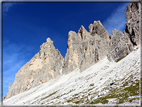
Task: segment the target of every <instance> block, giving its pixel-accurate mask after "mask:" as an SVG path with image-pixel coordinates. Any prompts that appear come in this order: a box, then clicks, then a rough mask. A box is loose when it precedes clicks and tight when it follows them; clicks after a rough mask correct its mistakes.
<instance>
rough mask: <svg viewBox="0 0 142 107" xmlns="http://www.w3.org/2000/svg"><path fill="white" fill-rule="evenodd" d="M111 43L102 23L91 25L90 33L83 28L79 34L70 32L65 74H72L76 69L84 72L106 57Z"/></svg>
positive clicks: (64, 67)
mask: <svg viewBox="0 0 142 107" xmlns="http://www.w3.org/2000/svg"><path fill="white" fill-rule="evenodd" d="M109 42H110V39H109V34H108V33H107V31H106V30H105V29H104V27H103V25H102V24H101V22H100V21H95V22H94V24H90V26H89V32H87V30H86V29H85V28H84V27H83V26H81V28H80V29H79V31H78V34H77V33H75V32H73V31H70V32H69V36H68V48H67V54H66V56H65V62H64V66H63V73H68V72H71V71H72V70H74V69H76V68H80V70H81V71H83V70H85V69H86V68H88V67H89V66H91V65H92V64H94V63H96V62H98V61H100V60H101V59H103V58H104V57H106V55H107V53H108V49H109Z"/></svg>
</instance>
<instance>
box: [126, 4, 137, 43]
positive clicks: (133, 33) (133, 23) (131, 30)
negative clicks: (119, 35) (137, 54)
mask: <svg viewBox="0 0 142 107" xmlns="http://www.w3.org/2000/svg"><path fill="white" fill-rule="evenodd" d="M126 19H127V22H126V30H125V31H126V33H128V36H129V38H130V40H131V42H132V43H133V45H138V44H139V42H140V39H139V32H140V31H139V26H140V25H139V21H140V3H134V2H133V3H130V4H129V5H128V6H127V12H126Z"/></svg>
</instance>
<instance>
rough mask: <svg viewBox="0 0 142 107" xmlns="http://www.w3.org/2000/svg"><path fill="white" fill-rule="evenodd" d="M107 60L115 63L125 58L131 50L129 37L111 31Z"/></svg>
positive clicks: (131, 45)
mask: <svg viewBox="0 0 142 107" xmlns="http://www.w3.org/2000/svg"><path fill="white" fill-rule="evenodd" d="M112 34H113V35H112V36H111V41H110V44H111V45H110V46H109V53H108V55H107V56H108V59H109V60H110V61H112V60H114V61H117V60H118V59H120V58H123V57H125V56H127V55H128V54H129V53H130V52H131V51H132V50H133V44H132V43H131V41H130V39H129V37H128V36H127V35H125V34H123V33H122V32H120V31H118V30H116V29H115V30H114V31H112Z"/></svg>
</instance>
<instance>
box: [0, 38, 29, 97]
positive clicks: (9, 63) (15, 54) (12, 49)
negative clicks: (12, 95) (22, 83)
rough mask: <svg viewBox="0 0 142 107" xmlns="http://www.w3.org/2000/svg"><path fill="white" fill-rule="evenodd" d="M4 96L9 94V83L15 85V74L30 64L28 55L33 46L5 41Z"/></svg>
mask: <svg viewBox="0 0 142 107" xmlns="http://www.w3.org/2000/svg"><path fill="white" fill-rule="evenodd" d="M3 46H4V48H3V94H4V95H6V94H7V92H8V87H9V83H13V82H14V79H15V74H16V73H17V72H18V70H20V68H21V67H22V66H23V65H24V64H25V63H27V62H28V59H27V57H28V55H27V54H26V53H29V54H30V55H31V53H30V49H32V47H31V46H28V47H25V46H23V45H22V44H16V43H10V41H8V40H6V41H3Z"/></svg>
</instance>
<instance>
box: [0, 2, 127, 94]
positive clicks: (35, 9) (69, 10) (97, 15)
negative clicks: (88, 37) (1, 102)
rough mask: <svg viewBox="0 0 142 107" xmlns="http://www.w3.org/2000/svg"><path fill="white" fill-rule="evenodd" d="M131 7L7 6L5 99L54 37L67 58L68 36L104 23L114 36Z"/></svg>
mask: <svg viewBox="0 0 142 107" xmlns="http://www.w3.org/2000/svg"><path fill="white" fill-rule="evenodd" d="M128 4H129V3H34V2H33V3H3V17H2V18H3V29H2V30H3V95H6V94H7V92H8V86H9V83H13V82H14V79H15V75H16V73H17V72H18V70H19V69H20V68H21V67H22V66H23V65H24V64H26V63H27V62H28V61H29V60H30V59H31V58H32V57H33V56H34V55H35V54H36V53H38V52H39V48H40V45H42V43H44V42H46V38H48V37H50V38H51V40H53V41H54V46H55V48H56V49H58V50H59V51H60V52H61V54H62V56H63V57H65V54H66V50H67V40H68V32H69V31H70V30H73V31H75V32H78V30H79V28H80V27H81V25H83V26H84V27H85V28H86V30H87V31H88V26H89V24H91V23H93V22H94V21H98V20H100V21H101V22H102V24H103V25H104V27H105V29H106V30H107V31H108V33H109V34H111V32H112V30H114V29H118V30H120V31H122V32H123V31H124V29H125V22H126V17H125V12H126V6H127V5H128Z"/></svg>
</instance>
